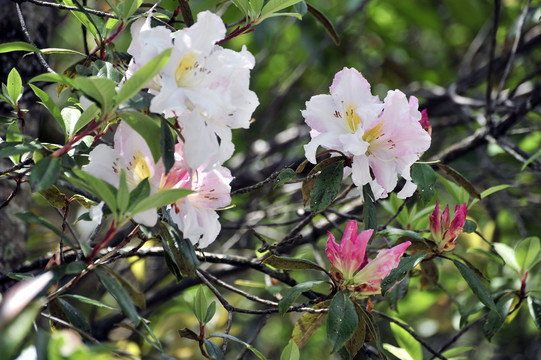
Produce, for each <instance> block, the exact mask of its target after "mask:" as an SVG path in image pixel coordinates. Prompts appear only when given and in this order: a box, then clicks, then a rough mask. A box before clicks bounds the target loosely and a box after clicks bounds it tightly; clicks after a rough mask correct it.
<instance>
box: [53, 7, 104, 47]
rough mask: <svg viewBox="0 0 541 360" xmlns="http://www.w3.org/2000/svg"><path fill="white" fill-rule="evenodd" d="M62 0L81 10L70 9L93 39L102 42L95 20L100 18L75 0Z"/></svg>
mask: <svg viewBox="0 0 541 360" xmlns="http://www.w3.org/2000/svg"><path fill="white" fill-rule="evenodd" d="M62 2H63V3H64V4H66V5H69V6H76V7H77V8H79V10H81V11H72V12H71V14H73V16H75V17H76V18H77V20H79V21H80V22H81V24H83V26H84V27H85V28H87V30H88V31H90V33H91V34H92V35H93V36H94V39H96V40H98V43H99V44H101V43H102V42H103V39H102V36H101V33H100V30H99V27H98V25H97V24H96V21H102V22H103V20H102V19H100V18H98V17H94V18H93V17H92V15H90V14H89V13H88V12H87V11H86V10H85V9H84V7H83V6H82V5H81V4H80V3H79V2H78V1H77V0H62Z"/></svg>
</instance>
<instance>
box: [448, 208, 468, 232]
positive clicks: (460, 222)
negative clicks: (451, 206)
mask: <svg viewBox="0 0 541 360" xmlns="http://www.w3.org/2000/svg"><path fill="white" fill-rule="evenodd" d="M467 215H468V208H467V206H466V203H463V204H462V205H456V206H455V218H454V219H453V221H452V222H451V226H450V227H449V229H450V230H454V229H456V228H460V229H462V227H464V223H465V222H466V216H467Z"/></svg>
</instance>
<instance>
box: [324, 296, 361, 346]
mask: <svg viewBox="0 0 541 360" xmlns="http://www.w3.org/2000/svg"><path fill="white" fill-rule="evenodd" d="M358 323H359V319H358V317H357V312H356V311H355V306H354V305H353V302H351V299H350V298H349V296H347V295H346V294H345V293H343V292H339V293H337V294H336V295H335V296H334V298H333V299H332V301H331V305H330V306H329V313H328V314H327V337H328V339H329V341H330V342H331V345H332V350H331V353H334V352H335V351H337V350H339V349H340V348H342V346H344V345H345V344H346V342H347V341H348V340H349V339H351V337H352V336H353V334H354V333H355V330H356V329H357V325H358Z"/></svg>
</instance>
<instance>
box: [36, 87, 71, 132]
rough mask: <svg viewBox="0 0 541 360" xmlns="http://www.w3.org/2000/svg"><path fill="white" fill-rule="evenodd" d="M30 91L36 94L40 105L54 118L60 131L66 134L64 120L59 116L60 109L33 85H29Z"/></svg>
mask: <svg viewBox="0 0 541 360" xmlns="http://www.w3.org/2000/svg"><path fill="white" fill-rule="evenodd" d="M29 85H30V87H31V88H32V90H34V94H36V95H37V96H38V97H39V98H40V99H41V104H43V106H45V107H46V108H47V110H49V112H50V113H51V115H53V117H54V118H55V120H56V121H57V122H58V124H59V125H60V127H61V128H62V130H64V132H66V126H65V125H64V120H63V119H62V115H61V114H60V109H59V108H58V106H56V104H55V102H54V101H53V99H51V97H50V96H49V95H48V94H47V93H46V92H45V91H43V90H41V89H40V88H38V87H37V86H35V85H33V84H29Z"/></svg>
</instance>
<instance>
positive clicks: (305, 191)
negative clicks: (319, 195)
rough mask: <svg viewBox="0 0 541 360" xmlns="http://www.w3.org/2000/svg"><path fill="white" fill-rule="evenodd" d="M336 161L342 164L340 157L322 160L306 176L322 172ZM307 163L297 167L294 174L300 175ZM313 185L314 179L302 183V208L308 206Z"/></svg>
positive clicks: (342, 159)
mask: <svg viewBox="0 0 541 360" xmlns="http://www.w3.org/2000/svg"><path fill="white" fill-rule="evenodd" d="M338 161H342V162H343V161H344V158H343V157H341V156H333V157H330V158H327V159H324V160H322V161H321V162H320V163H319V164H317V165H316V166H314V167H313V168H312V170H310V172H309V173H308V176H310V175H314V174H316V173H318V172H320V171H323V170H324V169H325V168H327V166H329V165H331V164H334V163H336V162H338ZM307 163H308V162H307V161H306V162H303V163H302V164H301V165H299V167H298V168H297V170H296V173H297V174H300V173H301V172H302V171H303V169H304V167H305V166H306V164H307ZM315 183H316V179H310V180H305V181H303V182H302V187H301V192H302V203H303V204H304V206H306V204H308V202H309V201H310V195H311V193H312V189H313V188H314V185H315Z"/></svg>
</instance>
